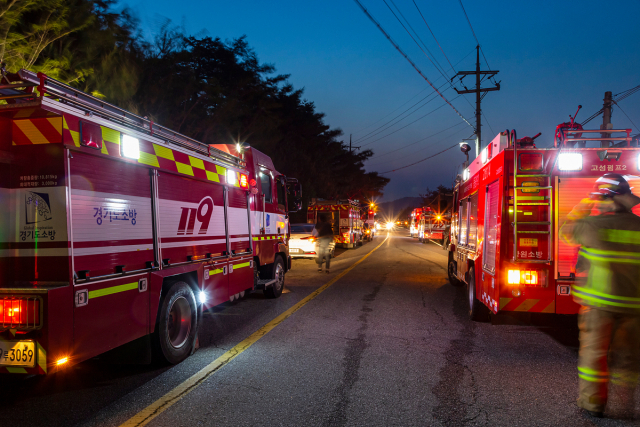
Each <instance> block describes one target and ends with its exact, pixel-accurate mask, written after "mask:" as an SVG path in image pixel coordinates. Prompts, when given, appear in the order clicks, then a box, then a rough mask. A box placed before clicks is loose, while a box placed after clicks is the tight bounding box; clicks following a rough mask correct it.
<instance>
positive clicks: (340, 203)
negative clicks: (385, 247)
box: [307, 199, 363, 249]
mask: <svg viewBox="0 0 640 427" xmlns="http://www.w3.org/2000/svg"><path fill="white" fill-rule="evenodd" d="M319 215H325V217H326V219H327V220H328V221H329V222H330V223H331V228H332V229H333V240H334V242H335V243H336V245H341V246H342V247H344V248H351V249H353V248H355V247H356V246H361V245H362V240H363V230H362V225H363V220H362V219H361V218H360V206H359V204H358V202H357V201H354V200H347V199H345V200H322V199H312V200H311V204H310V205H309V208H308V210H307V222H308V223H309V224H316V223H317V222H318V216H319Z"/></svg>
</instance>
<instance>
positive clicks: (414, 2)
mask: <svg viewBox="0 0 640 427" xmlns="http://www.w3.org/2000/svg"><path fill="white" fill-rule="evenodd" d="M413 4H414V5H415V6H416V9H418V13H419V14H420V16H421V17H422V20H423V21H424V25H426V26H427V28H428V29H429V32H430V33H431V35H432V36H433V39H434V40H435V41H436V43H437V44H438V47H439V48H440V52H442V54H443V55H444V57H445V58H446V59H447V62H448V63H449V65H451V61H449V57H448V56H447V54H446V53H444V50H442V46H440V42H439V41H438V39H437V38H436V35H435V34H433V31H431V27H430V26H429V24H427V20H426V19H425V17H424V15H423V14H422V11H421V10H420V8H419V7H418V4H417V3H416V0H413ZM451 69H452V70H453V72H454V73H455V72H456V69H455V68H453V65H451Z"/></svg>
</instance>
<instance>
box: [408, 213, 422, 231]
mask: <svg viewBox="0 0 640 427" xmlns="http://www.w3.org/2000/svg"><path fill="white" fill-rule="evenodd" d="M422 211H423V209H422V208H415V209H414V210H412V211H411V224H410V225H409V236H411V237H418V227H419V225H420V219H421V218H422Z"/></svg>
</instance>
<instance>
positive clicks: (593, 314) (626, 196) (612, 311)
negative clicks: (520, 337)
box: [563, 173, 640, 418]
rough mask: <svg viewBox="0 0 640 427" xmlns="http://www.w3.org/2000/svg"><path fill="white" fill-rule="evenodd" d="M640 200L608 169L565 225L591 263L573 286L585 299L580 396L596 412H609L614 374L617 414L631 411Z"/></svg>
mask: <svg viewBox="0 0 640 427" xmlns="http://www.w3.org/2000/svg"><path fill="white" fill-rule="evenodd" d="M638 203H640V198H638V197H637V196H635V195H634V194H633V193H631V188H630V187H629V184H628V182H627V181H626V179H625V178H624V177H623V176H621V175H618V174H613V173H608V174H605V175H604V176H602V177H601V178H599V179H598V180H597V181H596V184H595V188H594V191H593V192H592V193H591V195H590V197H589V198H588V199H583V200H582V201H581V202H580V203H579V204H578V205H577V206H575V207H574V208H573V210H572V211H571V212H570V213H569V215H568V219H567V222H566V223H565V224H564V225H563V228H564V227H565V226H568V227H567V228H569V230H568V232H566V233H563V234H565V236H567V237H568V238H569V239H570V240H572V241H573V242H574V243H576V244H579V245H581V247H580V250H579V257H581V258H583V259H584V261H585V268H588V274H587V277H586V279H581V280H580V281H577V282H576V283H575V284H574V286H573V289H572V294H573V297H574V299H575V301H576V302H578V303H579V304H580V305H582V307H581V308H580V314H579V318H578V326H579V328H580V352H579V356H578V377H579V396H578V402H577V404H578V406H579V407H580V408H582V409H584V410H586V411H587V412H588V413H589V414H590V415H592V416H595V417H602V416H603V414H604V411H605V406H606V404H607V397H608V391H609V390H608V389H609V382H610V381H611V383H612V384H613V385H614V386H615V388H616V390H617V391H618V393H617V394H618V395H619V397H620V399H619V400H618V402H616V403H617V404H618V405H619V406H620V408H621V412H620V414H619V415H620V416H621V417H623V418H628V417H630V416H633V410H634V400H633V395H634V391H635V387H636V384H637V381H638V371H639V368H640V366H639V364H640V217H638V216H636V215H635V214H633V213H632V212H631V208H632V207H633V206H635V205H637V204H638ZM609 364H611V366H609ZM610 369H611V370H610Z"/></svg>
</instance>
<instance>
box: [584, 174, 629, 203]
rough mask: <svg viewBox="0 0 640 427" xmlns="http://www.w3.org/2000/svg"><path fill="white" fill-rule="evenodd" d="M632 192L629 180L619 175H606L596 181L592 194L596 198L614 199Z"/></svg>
mask: <svg viewBox="0 0 640 427" xmlns="http://www.w3.org/2000/svg"><path fill="white" fill-rule="evenodd" d="M630 192H631V187H630V186H629V183H628V182H627V180H626V179H625V178H624V177H623V176H622V175H620V174H617V173H606V174H604V175H602V176H601V177H600V178H598V179H597V180H596V183H595V185H594V187H593V191H592V192H591V195H592V196H595V197H603V198H608V197H613V196H620V195H623V194H627V193H630Z"/></svg>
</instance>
